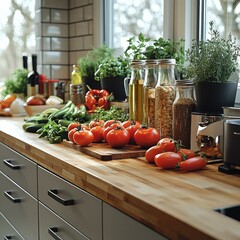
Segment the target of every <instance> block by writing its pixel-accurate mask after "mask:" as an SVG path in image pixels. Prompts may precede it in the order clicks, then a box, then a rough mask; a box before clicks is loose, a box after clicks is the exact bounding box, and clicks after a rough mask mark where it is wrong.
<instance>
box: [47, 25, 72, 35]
mask: <svg viewBox="0 0 240 240" xmlns="http://www.w3.org/2000/svg"><path fill="white" fill-rule="evenodd" d="M42 29H43V32H42V35H43V36H45V37H68V25H67V24H48V23H43V24H42Z"/></svg>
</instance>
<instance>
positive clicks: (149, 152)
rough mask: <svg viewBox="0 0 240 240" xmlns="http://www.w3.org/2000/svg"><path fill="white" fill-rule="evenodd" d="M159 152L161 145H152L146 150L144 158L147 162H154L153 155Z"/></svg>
mask: <svg viewBox="0 0 240 240" xmlns="http://www.w3.org/2000/svg"><path fill="white" fill-rule="evenodd" d="M159 153H162V147H161V146H159V145H156V146H152V147H150V148H149V149H148V150H147V151H146V153H145V158H146V160H147V161H148V162H150V163H154V157H155V156H156V155H157V154H159Z"/></svg>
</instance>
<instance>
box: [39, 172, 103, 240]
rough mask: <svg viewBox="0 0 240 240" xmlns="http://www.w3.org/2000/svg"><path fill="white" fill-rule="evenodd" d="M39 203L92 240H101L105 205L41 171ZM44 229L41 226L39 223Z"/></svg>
mask: <svg viewBox="0 0 240 240" xmlns="http://www.w3.org/2000/svg"><path fill="white" fill-rule="evenodd" d="M38 183H39V185H38V189H39V201H40V202H42V203H43V204H45V205H46V206H47V207H49V208H50V209H51V210H53V211H54V212H55V213H56V214H57V215H59V216H60V217H61V218H63V219H64V220H66V221H67V222H68V223H69V224H71V225H72V226H73V227H75V228H76V229H77V230H78V231H80V232H82V233H83V234H84V235H86V236H87V237H88V238H90V239H92V240H100V239H102V201H101V200H99V199H97V198H96V197H94V196H92V195H90V194H88V193H87V192H86V191H83V190H81V189H80V188H78V187H76V186H74V185H73V184H71V183H69V182H67V181H65V180H64V179H62V178H60V177H58V176H57V175H55V174H53V173H51V172H50V171H48V170H45V169H43V168H42V167H39V168H38ZM40 225H41V222H40Z"/></svg>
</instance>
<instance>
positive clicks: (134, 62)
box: [131, 60, 146, 67]
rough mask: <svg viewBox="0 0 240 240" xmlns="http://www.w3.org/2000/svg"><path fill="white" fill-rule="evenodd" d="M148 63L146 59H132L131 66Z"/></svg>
mask: <svg viewBox="0 0 240 240" xmlns="http://www.w3.org/2000/svg"><path fill="white" fill-rule="evenodd" d="M145 63H146V61H145V60H132V61H131V67H134V66H144V65H145Z"/></svg>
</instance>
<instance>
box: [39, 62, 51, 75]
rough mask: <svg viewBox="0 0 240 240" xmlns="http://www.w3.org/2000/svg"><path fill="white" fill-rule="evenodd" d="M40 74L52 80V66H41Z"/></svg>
mask: <svg viewBox="0 0 240 240" xmlns="http://www.w3.org/2000/svg"><path fill="white" fill-rule="evenodd" d="M39 73H41V74H44V75H46V77H47V78H51V72H50V65H40V66H39Z"/></svg>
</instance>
